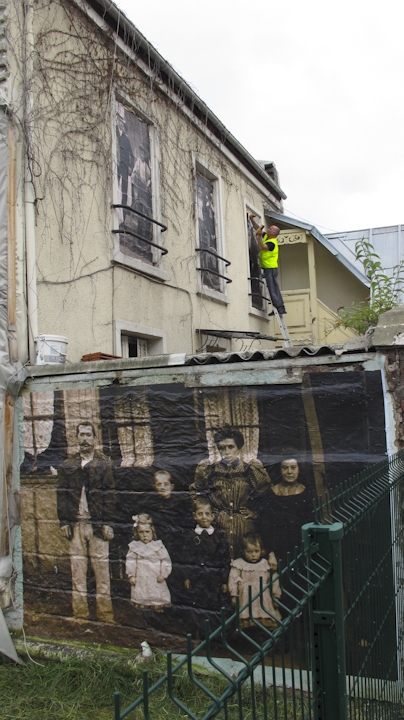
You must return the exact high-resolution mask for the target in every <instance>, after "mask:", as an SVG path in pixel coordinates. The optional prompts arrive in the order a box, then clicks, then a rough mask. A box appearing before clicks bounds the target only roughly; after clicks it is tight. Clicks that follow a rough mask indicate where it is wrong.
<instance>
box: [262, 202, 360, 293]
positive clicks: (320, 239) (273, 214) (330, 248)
mask: <svg viewBox="0 0 404 720" xmlns="http://www.w3.org/2000/svg"><path fill="white" fill-rule="evenodd" d="M265 215H266V216H267V217H270V218H273V219H274V220H279V222H283V223H287V224H289V225H292V226H294V227H298V228H301V229H302V230H307V232H309V233H310V234H311V235H313V237H314V238H315V239H316V240H318V242H319V243H321V245H323V246H324V247H325V248H326V250H328V251H329V252H330V253H331V255H334V257H336V258H337V260H339V262H340V263H341V265H344V267H346V268H347V270H349V271H350V272H351V273H352V275H355V277H356V278H357V280H359V281H360V282H361V283H362V284H363V285H365V286H366V287H370V281H369V279H368V278H367V277H366V275H364V274H363V273H361V272H360V270H358V268H356V267H355V265H353V264H352V263H351V262H349V260H348V259H347V258H346V257H345V255H342V254H341V253H339V252H337V250H336V249H335V247H334V245H333V244H332V243H331V242H330V241H329V240H328V238H327V237H325V236H324V235H323V234H322V233H321V232H320V231H319V230H317V228H316V226H315V225H310V224H309V223H305V222H303V221H302V220H295V219H294V218H290V217H288V216H287V215H283V214H281V213H278V212H276V211H275V210H270V209H269V208H268V209H266V210H265Z"/></svg>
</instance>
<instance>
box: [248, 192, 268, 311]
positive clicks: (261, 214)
mask: <svg viewBox="0 0 404 720" xmlns="http://www.w3.org/2000/svg"><path fill="white" fill-rule="evenodd" d="M250 212H251V213H253V214H254V215H255V216H256V218H258V222H259V223H260V224H261V225H263V224H264V222H265V220H264V211H263V210H258V208H257V207H255V206H254V205H253V204H252V203H251V202H249V201H248V200H244V228H245V238H246V258H247V268H248V277H251V268H250V255H249V249H248V225H247V214H248V213H250ZM262 279H263V278H262ZM262 288H263V292H262V299H263V301H264V307H263V309H262V310H259V309H258V308H256V307H254V306H253V304H252V296H251V294H250V293H252V285H251V280H248V292H249V296H248V301H249V309H248V314H249V315H255V317H259V318H264V319H265V320H269V317H268V294H267V288H266V284H264V285H262Z"/></svg>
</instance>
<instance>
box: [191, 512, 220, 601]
mask: <svg viewBox="0 0 404 720" xmlns="http://www.w3.org/2000/svg"><path fill="white" fill-rule="evenodd" d="M213 518H214V515H213V512H212V506H211V504H210V502H209V500H206V499H205V498H200V499H198V500H196V502H195V510H194V519H195V520H196V527H195V528H194V530H193V531H192V532H191V533H189V535H188V537H187V543H186V547H185V548H184V557H185V558H186V560H187V563H186V565H184V575H185V579H184V588H185V593H184V602H185V603H186V604H189V605H193V606H194V607H196V608H203V609H205V610H219V609H220V607H221V605H222V604H223V597H222V596H223V593H225V592H227V584H226V583H227V578H228V575H229V565H230V555H229V551H228V548H227V543H226V541H225V539H224V536H223V534H222V532H221V531H220V530H219V529H218V528H215V527H214V526H213V525H212V522H213Z"/></svg>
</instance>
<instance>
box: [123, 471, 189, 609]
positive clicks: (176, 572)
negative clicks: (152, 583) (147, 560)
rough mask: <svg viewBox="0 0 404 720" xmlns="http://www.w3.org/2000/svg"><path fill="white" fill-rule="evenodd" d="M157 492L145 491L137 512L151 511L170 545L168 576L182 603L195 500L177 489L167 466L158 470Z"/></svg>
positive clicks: (175, 600)
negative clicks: (170, 570) (183, 571)
mask: <svg viewBox="0 0 404 720" xmlns="http://www.w3.org/2000/svg"><path fill="white" fill-rule="evenodd" d="M154 489H155V492H149V493H144V495H143V496H142V497H141V498H140V499H139V501H138V503H137V504H136V507H135V511H136V514H140V513H147V514H148V515H150V517H151V518H152V520H153V525H154V527H155V530H156V535H157V537H158V538H159V540H161V541H162V542H163V544H164V547H166V548H167V551H168V554H169V555H170V558H171V561H172V572H171V573H170V576H169V577H168V578H167V584H168V587H169V590H170V593H171V602H172V603H177V604H178V603H180V604H182V602H183V599H182V596H183V582H182V577H183V575H182V567H181V566H180V563H182V562H183V549H184V544H185V538H186V536H187V532H190V530H191V528H192V524H193V523H192V503H191V500H190V498H189V494H188V493H187V492H181V491H179V492H178V491H176V490H175V487H174V483H173V480H172V477H171V474H170V473H169V472H168V471H167V470H157V471H156V472H155V473H154Z"/></svg>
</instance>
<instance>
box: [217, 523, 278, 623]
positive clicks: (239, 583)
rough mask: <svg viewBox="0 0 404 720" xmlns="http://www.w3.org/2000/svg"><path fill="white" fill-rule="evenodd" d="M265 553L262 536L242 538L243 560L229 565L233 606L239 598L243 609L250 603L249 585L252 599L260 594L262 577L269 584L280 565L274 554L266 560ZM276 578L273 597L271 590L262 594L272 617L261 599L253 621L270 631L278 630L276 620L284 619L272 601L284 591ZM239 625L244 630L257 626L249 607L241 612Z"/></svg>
mask: <svg viewBox="0 0 404 720" xmlns="http://www.w3.org/2000/svg"><path fill="white" fill-rule="evenodd" d="M263 553H264V549H263V546H262V541H261V538H260V536H259V535H257V534H256V533H247V534H246V535H244V536H243V557H241V558H237V560H232V561H231V563H230V565H231V568H230V575H229V592H230V595H231V596H232V602H233V603H235V601H236V597H237V596H238V597H239V598H240V607H242V606H243V605H245V604H246V603H248V601H249V591H248V588H249V586H251V597H254V596H255V595H257V594H258V593H259V592H260V578H262V585H263V587H265V586H266V585H267V584H268V583H269V581H270V577H271V574H270V570H277V567H278V564H277V561H276V557H275V555H274V553H273V552H271V553H270V554H269V557H268V560H266V559H265V558H264V557H263ZM273 578H274V579H273V582H272V597H271V591H270V589H269V588H267V589H266V590H265V591H264V592H263V594H262V605H263V606H264V608H265V609H266V610H267V611H268V613H270V614H271V615H268V614H267V613H266V612H265V610H263V608H262V607H261V600H260V598H259V597H258V598H257V599H256V600H254V602H253V603H252V616H253V618H255V619H256V620H258V621H259V622H260V623H261V624H262V625H265V627H269V628H275V627H277V620H281V615H280V613H279V610H278V609H277V608H276V603H275V605H274V602H273V599H272V598H280V597H281V595H282V592H281V589H280V585H279V579H278V576H277V575H274V576H273ZM240 625H241V627H243V628H245V627H254V623H253V621H252V620H251V618H250V608H249V607H247V608H245V609H244V610H243V611H242V612H241V614H240Z"/></svg>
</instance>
